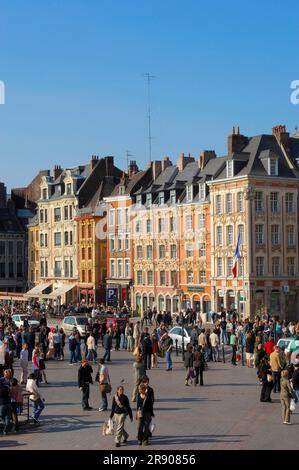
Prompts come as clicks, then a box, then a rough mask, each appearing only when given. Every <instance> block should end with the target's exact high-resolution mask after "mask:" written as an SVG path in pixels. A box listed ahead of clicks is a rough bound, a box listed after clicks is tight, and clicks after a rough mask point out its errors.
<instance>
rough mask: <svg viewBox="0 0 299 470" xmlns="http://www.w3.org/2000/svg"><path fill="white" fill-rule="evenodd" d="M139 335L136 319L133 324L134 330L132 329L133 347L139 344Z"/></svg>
mask: <svg viewBox="0 0 299 470" xmlns="http://www.w3.org/2000/svg"><path fill="white" fill-rule="evenodd" d="M140 336H141V329H140V321H137V323H136V324H135V326H134V331H133V339H134V347H135V348H136V346H138V345H139V340H140Z"/></svg>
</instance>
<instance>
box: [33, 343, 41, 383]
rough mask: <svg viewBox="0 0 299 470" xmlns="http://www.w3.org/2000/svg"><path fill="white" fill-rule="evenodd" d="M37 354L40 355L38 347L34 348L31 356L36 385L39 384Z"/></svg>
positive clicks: (39, 375)
mask: <svg viewBox="0 0 299 470" xmlns="http://www.w3.org/2000/svg"><path fill="white" fill-rule="evenodd" d="M39 355H40V351H39V348H38V347H37V348H35V350H34V354H33V356H32V372H33V374H34V377H35V380H36V384H37V386H39V383H40V380H41V374H40V364H39V357H40V356H39Z"/></svg>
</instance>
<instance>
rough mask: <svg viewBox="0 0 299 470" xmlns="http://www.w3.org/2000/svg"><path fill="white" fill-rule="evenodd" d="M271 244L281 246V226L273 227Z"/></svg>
mask: <svg viewBox="0 0 299 470" xmlns="http://www.w3.org/2000/svg"><path fill="white" fill-rule="evenodd" d="M271 243H272V245H279V225H271Z"/></svg>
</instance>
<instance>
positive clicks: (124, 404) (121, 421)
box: [110, 385, 133, 447]
mask: <svg viewBox="0 0 299 470" xmlns="http://www.w3.org/2000/svg"><path fill="white" fill-rule="evenodd" d="M127 415H129V416H130V419H131V422H132V421H133V413H132V409H131V406H130V402H129V399H128V397H127V396H126V395H125V394H124V387H123V386H122V385H120V386H119V387H117V392H116V394H115V395H114V397H113V401H112V409H111V414H110V419H112V418H113V417H115V425H116V430H115V447H120V444H121V440H122V438H123V442H124V444H125V443H126V442H127V441H128V438H129V434H128V433H127V431H126V430H125V422H126V417H127Z"/></svg>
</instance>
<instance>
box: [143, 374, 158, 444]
mask: <svg viewBox="0 0 299 470" xmlns="http://www.w3.org/2000/svg"><path fill="white" fill-rule="evenodd" d="M149 381H150V379H149V377H148V376H147V375H144V377H142V383H143V384H144V385H145V386H146V393H147V395H148V397H149V398H150V400H151V401H152V403H153V405H154V403H155V393H154V389H153V388H152V387H150V384H149ZM151 422H152V420H151V421H150V433H149V437H152V430H151Z"/></svg>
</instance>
